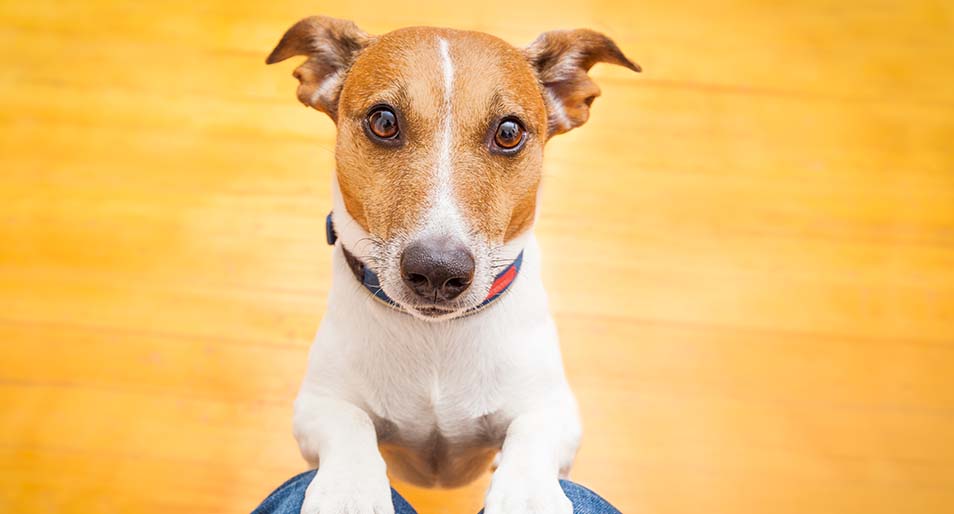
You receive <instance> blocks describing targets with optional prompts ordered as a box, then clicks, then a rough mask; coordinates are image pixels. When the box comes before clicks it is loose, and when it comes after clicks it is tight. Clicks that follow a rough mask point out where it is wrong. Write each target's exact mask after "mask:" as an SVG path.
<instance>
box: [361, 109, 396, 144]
mask: <svg viewBox="0 0 954 514" xmlns="http://www.w3.org/2000/svg"><path fill="white" fill-rule="evenodd" d="M368 129H369V130H371V133H372V134H374V135H375V136H377V137H379V138H381V139H394V138H396V137H397V136H398V133H399V132H400V131H399V130H398V122H397V115H396V114H394V111H393V110H392V109H391V108H390V107H378V108H377V109H374V110H373V111H371V113H370V114H368Z"/></svg>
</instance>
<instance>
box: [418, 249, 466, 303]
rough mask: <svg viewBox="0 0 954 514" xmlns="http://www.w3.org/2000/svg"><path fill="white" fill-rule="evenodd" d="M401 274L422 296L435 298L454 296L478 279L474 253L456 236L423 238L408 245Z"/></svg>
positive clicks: (430, 298)
mask: <svg viewBox="0 0 954 514" xmlns="http://www.w3.org/2000/svg"><path fill="white" fill-rule="evenodd" d="M401 276H402V277H403V278H404V283H405V284H407V287H408V288H410V289H411V291H414V293H415V294H416V295H418V296H420V297H421V298H425V299H427V300H431V301H435V302H436V301H441V300H453V299H454V298H457V297H458V296H460V294H461V293H463V292H464V291H466V290H467V288H468V287H470V283H471V281H472V280H473V279H474V256H473V255H472V254H471V253H470V251H469V250H467V248H466V247H465V246H464V245H463V244H461V243H460V242H458V241H456V240H454V239H452V238H448V237H441V238H433V239H424V240H420V241H417V242H414V243H411V244H410V245H409V246H408V247H407V248H405V249H404V254H403V255H402V256H401Z"/></svg>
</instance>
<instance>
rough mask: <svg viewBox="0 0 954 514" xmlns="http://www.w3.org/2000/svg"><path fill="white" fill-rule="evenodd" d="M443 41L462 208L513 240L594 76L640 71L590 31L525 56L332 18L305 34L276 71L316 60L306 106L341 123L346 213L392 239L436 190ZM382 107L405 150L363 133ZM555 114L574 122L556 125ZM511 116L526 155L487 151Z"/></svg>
mask: <svg viewBox="0 0 954 514" xmlns="http://www.w3.org/2000/svg"><path fill="white" fill-rule="evenodd" d="M439 38H443V39H444V40H446V41H447V42H448V47H449V51H450V54H451V59H452V62H453V66H454V87H453V93H452V110H453V112H452V120H453V143H454V147H453V148H452V150H451V155H452V162H453V179H452V180H453V191H454V195H455V198H456V201H457V203H458V205H459V207H460V209H461V211H462V213H463V214H464V216H465V217H466V219H467V220H468V221H469V222H470V224H471V228H472V229H473V230H475V231H476V232H478V233H480V234H481V235H482V236H483V237H484V238H486V240H487V241H489V242H491V243H495V244H499V243H502V242H505V241H509V240H510V239H512V238H514V237H516V236H517V235H519V234H521V233H523V232H525V231H526V230H527V229H528V228H529V227H530V225H531V224H532V223H533V217H534V212H535V209H536V196H537V188H538V187H539V183H540V176H541V167H542V161H543V147H544V144H545V142H546V140H547V139H548V138H549V137H550V136H552V135H554V134H558V133H561V132H565V131H566V130H569V129H571V128H573V127H575V126H578V125H580V124H582V123H583V122H584V121H586V118H587V117H588V110H589V105H590V103H591V102H592V98H593V97H595V96H596V95H598V94H599V88H598V87H596V84H595V83H593V82H592V81H591V80H590V79H589V78H588V77H587V75H586V71H587V70H589V68H590V67H591V66H593V64H595V63H596V62H600V61H604V62H612V63H615V64H621V65H623V66H627V67H629V68H631V69H634V70H637V71H638V67H637V66H636V65H634V64H632V63H631V62H630V61H629V60H628V59H626V57H625V56H623V54H622V53H621V52H620V51H619V49H618V48H617V47H616V45H615V44H613V42H612V41H610V40H609V39H608V38H606V37H605V36H602V35H601V34H598V33H595V32H592V31H586V30H581V31H561V32H553V33H547V34H544V35H542V36H541V37H540V38H538V39H537V41H535V42H534V43H533V44H532V45H531V46H530V47H528V48H527V49H526V50H523V51H521V50H518V49H516V48H514V47H513V46H511V45H509V44H508V43H505V42H504V41H502V40H500V39H498V38H496V37H493V36H490V35H487V34H483V33H478V32H465V31H456V30H449V29H436V28H425V27H414V28H406V29H401V30H397V31H394V32H391V33H388V34H385V35H383V36H380V37H373V36H369V35H367V34H365V33H364V32H361V31H360V30H359V29H358V28H357V27H356V26H354V24H352V23H350V22H342V21H341V20H333V19H331V18H324V17H313V18H306V19H305V20H302V21H301V22H299V23H298V24H296V25H295V26H294V27H292V29H290V30H289V31H288V33H286V34H285V36H284V37H283V38H282V41H281V42H280V43H279V44H278V46H277V47H276V48H275V50H274V51H273V52H272V55H271V56H270V57H269V60H268V62H269V63H271V62H277V61H280V60H283V59H285V58H288V57H291V56H293V55H302V54H304V55H308V56H309V59H308V60H307V61H306V62H305V64H303V65H302V66H300V67H299V68H298V69H297V70H296V77H297V78H299V80H300V81H301V85H300V86H299V91H298V97H299V99H301V100H302V101H303V102H305V103H306V104H309V105H312V106H313V107H315V108H316V109H319V110H321V111H324V112H326V113H328V114H329V115H330V116H331V117H332V118H333V119H334V120H335V121H336V123H337V125H338V140H337V147H336V157H337V177H338V184H339V187H340V189H341V193H342V195H343V197H344V202H345V207H346V208H347V209H348V212H349V213H350V214H351V216H352V217H353V218H354V219H355V220H356V221H357V222H358V223H359V224H360V225H361V226H362V227H363V228H364V229H365V230H366V231H367V232H368V233H370V234H372V235H373V236H376V237H378V238H381V239H384V240H387V239H389V238H391V237H394V236H396V235H406V234H407V233H408V232H409V231H410V230H411V229H412V228H413V227H414V226H416V224H417V223H418V222H419V221H420V219H421V216H422V213H423V211H424V210H425V209H426V207H427V199H428V198H429V193H430V191H431V190H432V189H433V187H434V180H435V173H434V170H435V168H436V166H437V164H436V163H437V161H438V154H439V151H440V149H439V148H438V147H437V144H436V143H437V141H438V132H439V131H440V130H441V126H442V119H443V114H442V109H443V107H442V106H443V97H444V85H443V80H444V79H443V73H442V64H441V57H440V54H439V51H438V40H439ZM329 77H331V78H332V79H335V78H337V77H341V84H340V86H336V87H323V86H322V84H323V83H324V81H325V80H328V78H329ZM319 88H320V89H322V90H328V91H332V92H333V94H334V95H336V97H335V98H330V97H326V96H322V95H318V98H317V100H318V101H315V102H312V101H310V100H312V99H315V98H316V95H315V91H316V90H318V89H319ZM554 101H560V102H563V105H562V107H558V106H554V105H553V104H552V102H554ZM382 103H383V104H388V105H390V106H392V107H393V108H394V109H395V110H396V112H397V113H398V123H399V126H400V130H401V133H402V135H401V137H402V141H403V144H401V145H399V146H382V145H380V144H377V143H375V142H374V141H372V140H371V139H369V138H368V137H367V136H366V134H365V131H364V126H363V123H364V119H365V117H366V116H367V114H368V111H369V110H370V109H371V108H372V107H374V106H375V105H378V104H382ZM557 109H560V112H564V113H565V114H566V118H568V120H569V121H567V120H564V119H559V118H558V119H556V121H555V118H554V112H557ZM504 116H517V117H518V118H519V119H520V120H521V121H522V123H523V125H524V126H525V128H526V130H527V140H526V142H525V143H524V146H523V148H522V150H521V151H520V152H519V153H517V154H516V155H512V156H506V155H500V154H498V153H494V152H491V151H490V148H489V141H490V137H492V133H493V130H494V129H495V128H496V124H497V123H498V121H499V120H500V119H501V118H502V117H504Z"/></svg>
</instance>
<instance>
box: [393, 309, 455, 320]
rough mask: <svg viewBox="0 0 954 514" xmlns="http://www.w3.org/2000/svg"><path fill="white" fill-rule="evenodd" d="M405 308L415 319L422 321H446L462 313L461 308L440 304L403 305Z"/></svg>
mask: <svg viewBox="0 0 954 514" xmlns="http://www.w3.org/2000/svg"><path fill="white" fill-rule="evenodd" d="M404 308H405V310H407V312H408V313H410V314H411V315H412V316H414V317H415V318H417V319H422V320H424V321H446V320H449V319H454V318H456V317H458V316H460V315H461V314H463V313H464V310H465V309H463V308H461V307H458V308H451V307H446V306H441V305H405V306H404Z"/></svg>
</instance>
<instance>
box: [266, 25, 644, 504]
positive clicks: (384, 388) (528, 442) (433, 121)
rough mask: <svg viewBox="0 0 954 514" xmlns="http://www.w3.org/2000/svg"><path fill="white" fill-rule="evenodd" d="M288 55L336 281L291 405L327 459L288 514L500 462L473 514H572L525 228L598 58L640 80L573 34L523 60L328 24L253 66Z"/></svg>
mask: <svg viewBox="0 0 954 514" xmlns="http://www.w3.org/2000/svg"><path fill="white" fill-rule="evenodd" d="M294 56H306V57H307V60H306V61H305V62H304V63H303V64H302V65H301V66H299V67H298V68H296V69H295V72H294V76H295V77H296V78H297V79H298V80H299V82H300V84H299V85H298V99H299V100H300V101H301V102H302V103H304V104H305V105H306V106H309V107H313V108H315V109H317V110H319V111H322V112H324V113H325V114H327V115H328V116H330V117H331V119H332V120H334V122H335V124H336V125H337V143H336V148H335V157H336V173H335V174H334V177H333V187H332V190H333V211H332V214H330V215H329V217H328V220H327V225H328V234H327V235H328V241H329V243H331V244H334V245H335V248H334V257H333V259H332V261H333V275H332V276H333V279H332V284H331V290H330V293H329V297H330V298H329V300H328V311H327V312H326V313H325V316H324V319H323V320H322V322H321V327H320V328H319V330H318V334H317V336H316V337H315V341H314V343H313V345H312V347H311V351H310V354H309V362H308V371H307V373H306V375H305V378H304V381H303V383H302V385H301V390H300V392H299V394H298V397H297V399H296V400H295V413H294V433H295V438H296V439H297V441H298V445H299V447H300V449H301V453H302V455H303V456H304V458H305V459H306V460H307V461H308V462H309V463H310V464H311V465H314V466H317V465H318V462H319V460H320V461H321V465H320V467H319V468H318V472H317V474H316V475H315V478H314V480H313V481H312V482H311V485H310V486H309V487H308V489H307V491H306V493H305V501H304V505H303V507H302V512H303V513H304V514H314V513H317V514H345V513H348V514H389V513H392V512H393V511H394V509H393V506H392V503H391V491H390V486H389V481H388V475H387V473H388V472H390V473H391V474H392V475H393V476H395V477H398V478H400V479H403V480H406V481H408V482H410V483H413V484H418V485H423V486H442V487H455V486H461V485H464V484H467V483H468V482H470V481H472V480H474V479H475V478H476V477H478V476H479V475H480V474H481V473H484V472H485V471H487V470H488V469H489V468H490V467H491V463H492V462H493V461H494V459H495V457H496V458H497V460H496V470H495V471H494V473H493V477H492V480H491V485H490V488H489V491H488V493H487V496H486V502H485V511H486V513H487V514H518V513H520V514H525V513H547V514H552V513H558V514H563V513H570V512H572V505H571V504H570V501H569V500H568V499H567V498H566V495H565V494H564V493H563V491H562V490H561V488H560V484H559V480H558V478H559V477H560V476H563V475H565V474H566V473H567V472H568V471H569V469H570V465H571V464H572V462H573V458H574V456H575V453H576V450H577V447H578V445H579V439H580V433H581V428H580V421H579V415H578V412H577V406H576V400H575V399H574V397H573V394H572V392H571V391H570V388H569V386H568V385H567V382H566V378H565V376H564V373H563V364H562V361H561V357H560V349H559V345H558V342H557V332H556V328H555V324H554V321H553V318H552V316H551V315H550V312H549V309H548V307H547V297H546V293H545V292H544V288H543V281H542V279H541V275H540V249H539V247H538V245H537V242H536V239H535V238H534V235H533V232H532V227H533V221H534V216H535V213H536V205H537V192H538V190H539V186H540V178H541V165H542V162H543V147H544V144H545V143H546V142H547V140H549V138H551V137H553V136H555V135H557V134H561V133H563V132H566V131H568V130H570V129H572V128H574V127H577V126H579V125H581V124H583V123H584V122H585V121H586V119H587V118H588V117H589V110H590V105H591V104H592V102H593V99H594V98H596V97H597V96H598V95H599V94H600V89H599V87H597V85H596V84H595V83H594V82H593V81H592V80H591V79H590V78H589V77H588V76H587V72H588V71H589V69H590V68H591V67H592V66H593V65H594V64H596V63H598V62H606V63H612V64H617V65H620V66H625V67H626V68H629V69H631V70H634V71H640V68H639V66H638V65H636V64H635V63H633V62H631V61H630V60H629V59H627V58H626V56H624V55H623V53H622V52H621V51H620V50H619V48H618V47H617V46H616V44H614V43H613V41H612V40H610V39H609V38H607V37H606V36H604V35H602V34H600V33H597V32H594V31H591V30H585V29H580V30H567V31H553V32H547V33H544V34H543V35H541V36H540V37H539V38H537V39H536V41H534V42H533V43H531V44H530V45H529V46H528V47H526V48H523V49H520V48H515V47H513V46H511V45H510V44H508V43H506V42H504V41H502V40H500V39H498V38H496V37H493V36H490V35H487V34H483V33H479V32H466V31H458V30H449V29H439V28H425V27H415V28H406V29H401V30H396V31H394V32H390V33H388V34H385V35H382V36H373V35H370V34H367V33H365V32H363V31H362V30H360V29H359V28H358V27H357V26H356V25H355V24H354V23H352V22H350V21H345V20H338V19H334V18H328V17H323V16H315V17H310V18H305V19H303V20H301V21H299V22H298V23H297V24H295V25H294V26H293V27H291V28H290V29H289V30H288V32H286V33H285V35H284V36H283V37H282V39H281V41H279V43H278V45H277V46H276V47H275V49H274V50H273V51H272V53H271V55H269V56H268V60H267V62H268V63H269V64H272V63H276V62H279V61H283V60H285V59H288V58H290V57H294Z"/></svg>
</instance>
